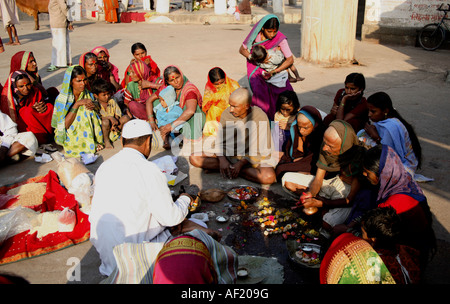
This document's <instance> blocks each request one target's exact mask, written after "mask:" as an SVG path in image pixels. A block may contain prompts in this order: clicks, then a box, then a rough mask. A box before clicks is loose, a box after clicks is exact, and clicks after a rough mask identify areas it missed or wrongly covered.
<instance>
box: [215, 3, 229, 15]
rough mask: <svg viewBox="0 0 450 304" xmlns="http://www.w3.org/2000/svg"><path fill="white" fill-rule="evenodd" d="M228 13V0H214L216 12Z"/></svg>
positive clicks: (219, 13) (217, 13)
mask: <svg viewBox="0 0 450 304" xmlns="http://www.w3.org/2000/svg"><path fill="white" fill-rule="evenodd" d="M226 13H227V0H214V14H216V15H223V14H226Z"/></svg>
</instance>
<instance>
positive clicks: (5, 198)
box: [0, 194, 16, 208]
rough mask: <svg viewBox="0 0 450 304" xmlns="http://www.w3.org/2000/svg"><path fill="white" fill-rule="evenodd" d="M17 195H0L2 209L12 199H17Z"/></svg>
mask: <svg viewBox="0 0 450 304" xmlns="http://www.w3.org/2000/svg"><path fill="white" fill-rule="evenodd" d="M15 197H16V196H15V195H9V194H0V208H2V207H3V206H4V205H6V204H7V203H8V202H9V201H10V200H11V199H13V198H15Z"/></svg>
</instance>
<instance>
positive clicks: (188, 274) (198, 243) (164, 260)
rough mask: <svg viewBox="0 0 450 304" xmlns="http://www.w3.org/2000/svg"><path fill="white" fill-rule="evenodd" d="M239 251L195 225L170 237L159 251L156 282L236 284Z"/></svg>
mask: <svg viewBox="0 0 450 304" xmlns="http://www.w3.org/2000/svg"><path fill="white" fill-rule="evenodd" d="M237 265H238V259H237V254H236V253H235V252H234V251H233V250H232V249H231V248H230V247H228V246H224V245H222V244H220V243H218V242H217V241H216V240H214V239H213V238H212V237H210V236H209V235H207V234H206V233H205V232H204V231H201V230H198V229H195V230H193V231H191V232H188V233H186V234H184V235H181V236H178V237H175V238H172V239H171V240H169V241H168V242H167V243H166V244H165V245H164V247H163V248H162V249H161V251H160V252H159V254H158V257H157V258H156V261H155V266H154V271H153V283H154V284H233V283H236V277H237V273H236V272H237Z"/></svg>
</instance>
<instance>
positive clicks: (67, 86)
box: [52, 66, 104, 157]
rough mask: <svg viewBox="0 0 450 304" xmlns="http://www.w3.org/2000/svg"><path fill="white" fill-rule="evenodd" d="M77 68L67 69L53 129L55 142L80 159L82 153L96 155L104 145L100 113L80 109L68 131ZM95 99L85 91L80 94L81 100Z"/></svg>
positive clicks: (56, 108) (57, 100) (83, 108)
mask: <svg viewBox="0 0 450 304" xmlns="http://www.w3.org/2000/svg"><path fill="white" fill-rule="evenodd" d="M74 67H75V66H70V67H69V68H67V70H66V72H65V74H64V79H63V83H62V87H61V92H60V94H59V95H58V98H57V99H56V101H55V107H54V109H53V116H52V127H53V128H55V142H56V143H57V144H59V145H61V146H63V147H64V150H65V152H66V154H67V155H68V156H70V157H78V156H79V155H80V153H81V152H85V153H87V154H94V153H95V152H96V151H97V146H98V145H104V141H103V133H102V121H101V119H100V117H99V116H98V113H97V112H96V111H94V110H88V109H87V108H86V107H85V106H80V107H78V111H77V115H76V117H75V119H74V121H73V122H72V125H71V126H70V127H69V128H68V129H66V124H65V120H66V115H67V113H68V112H69V110H70V109H71V107H72V106H73V104H74V103H75V102H76V100H75V98H74V95H73V92H72V87H71V78H72V70H73V68H74ZM85 98H88V99H91V100H94V97H93V95H92V93H91V92H89V91H88V90H85V91H84V92H82V93H81V94H80V97H79V100H81V99H85Z"/></svg>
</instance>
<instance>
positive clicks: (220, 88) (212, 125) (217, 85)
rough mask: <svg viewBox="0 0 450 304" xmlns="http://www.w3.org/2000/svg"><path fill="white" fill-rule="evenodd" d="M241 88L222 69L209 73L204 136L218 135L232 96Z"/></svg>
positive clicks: (204, 104) (206, 89)
mask: <svg viewBox="0 0 450 304" xmlns="http://www.w3.org/2000/svg"><path fill="white" fill-rule="evenodd" d="M239 87H240V85H239V83H238V82H237V81H236V80H233V79H231V78H229V77H228V76H227V75H226V74H225V72H224V71H223V70H222V69H221V68H219V67H215V68H212V69H211V70H210V71H209V73H208V82H207V83H206V85H205V92H204V95H203V103H202V110H203V112H205V114H206V121H205V126H204V127H203V135H204V136H215V135H216V133H217V128H218V127H219V126H218V124H219V122H220V116H221V115H222V112H223V110H225V109H226V108H228V107H229V104H228V99H229V98H230V94H231V93H232V92H233V91H234V90H236V89H237V88H239Z"/></svg>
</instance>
